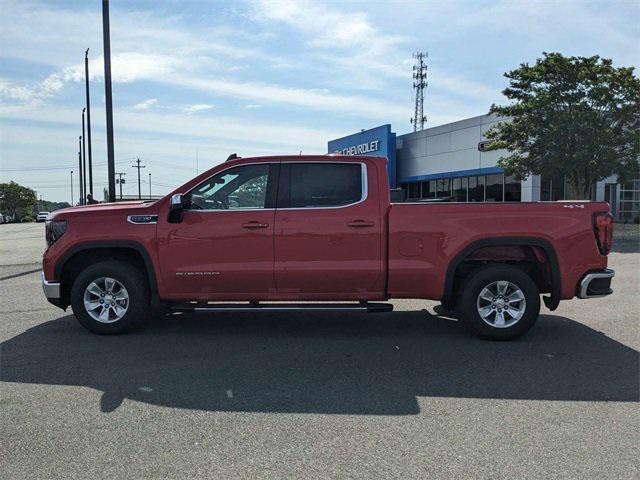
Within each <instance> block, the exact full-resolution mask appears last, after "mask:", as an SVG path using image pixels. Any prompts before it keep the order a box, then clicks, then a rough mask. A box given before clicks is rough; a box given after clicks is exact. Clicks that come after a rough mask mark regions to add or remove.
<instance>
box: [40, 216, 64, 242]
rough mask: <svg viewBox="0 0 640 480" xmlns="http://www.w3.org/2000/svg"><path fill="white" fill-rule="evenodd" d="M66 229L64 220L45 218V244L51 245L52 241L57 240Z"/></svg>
mask: <svg viewBox="0 0 640 480" xmlns="http://www.w3.org/2000/svg"><path fill="white" fill-rule="evenodd" d="M66 231H67V221H66V220H47V223H46V229H45V238H46V239H47V245H48V246H51V245H53V243H54V242H55V241H56V240H58V239H59V238H60V237H61V236H62V235H63V234H64V232H66Z"/></svg>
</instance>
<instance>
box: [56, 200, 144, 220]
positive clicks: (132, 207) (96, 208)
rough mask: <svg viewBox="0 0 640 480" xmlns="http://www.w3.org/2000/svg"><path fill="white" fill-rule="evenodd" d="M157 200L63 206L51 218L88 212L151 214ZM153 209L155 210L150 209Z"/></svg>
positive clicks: (81, 214)
mask: <svg viewBox="0 0 640 480" xmlns="http://www.w3.org/2000/svg"><path fill="white" fill-rule="evenodd" d="M156 204H157V201H144V200H135V201H127V202H114V203H95V204H93V205H83V206H77V207H70V208H63V209H61V210H56V211H55V212H53V213H51V214H50V215H49V218H50V219H52V220H54V219H58V220H61V219H64V218H68V217H76V216H84V215H88V214H109V213H110V212H113V213H125V212H131V213H141V214H151V213H154V212H155V208H154V207H155V205H156ZM148 209H150V210H153V211H149V210H148Z"/></svg>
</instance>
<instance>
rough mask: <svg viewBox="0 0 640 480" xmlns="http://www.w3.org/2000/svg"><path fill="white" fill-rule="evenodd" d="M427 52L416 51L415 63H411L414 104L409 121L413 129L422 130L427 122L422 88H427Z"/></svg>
mask: <svg viewBox="0 0 640 480" xmlns="http://www.w3.org/2000/svg"><path fill="white" fill-rule="evenodd" d="M427 56H428V54H427V53H426V52H418V53H414V54H413V58H414V59H415V63H414V65H413V88H415V90H416V106H415V112H414V114H413V118H412V119H411V123H412V124H413V131H414V132H417V131H418V130H424V124H425V123H426V122H427V116H426V115H425V114H424V89H425V88H427V85H428V84H429V82H427V64H426V63H425V59H426V58H427Z"/></svg>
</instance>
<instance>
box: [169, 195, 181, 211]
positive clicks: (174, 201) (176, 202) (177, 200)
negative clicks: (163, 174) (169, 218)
mask: <svg viewBox="0 0 640 480" xmlns="http://www.w3.org/2000/svg"><path fill="white" fill-rule="evenodd" d="M182 208H183V205H182V194H181V193H176V194H175V195H172V196H171V200H170V201H169V210H171V211H174V210H182Z"/></svg>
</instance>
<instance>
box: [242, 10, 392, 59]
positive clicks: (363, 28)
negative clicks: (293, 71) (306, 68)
mask: <svg viewBox="0 0 640 480" xmlns="http://www.w3.org/2000/svg"><path fill="white" fill-rule="evenodd" d="M253 16H254V18H255V19H258V20H262V19H267V20H274V21H278V22H282V23H285V24H287V25H288V26H289V27H291V28H293V29H296V30H299V31H302V32H303V33H305V34H307V35H308V36H309V43H310V45H312V46H315V47H321V48H348V49H354V48H360V49H362V48H364V49H366V50H367V51H377V52H382V51H386V50H388V49H389V47H391V46H393V45H396V44H397V43H399V42H400V41H401V37H399V36H397V35H389V34H381V32H379V31H378V29H376V28H375V27H374V26H373V25H372V23H371V22H370V21H369V19H368V17H367V15H366V13H364V12H347V11H344V10H338V9H335V8H331V4H328V5H327V4H324V5H323V4H321V3H319V2H315V1H313V2H312V1H308V0H255V1H254V15H253Z"/></svg>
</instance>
